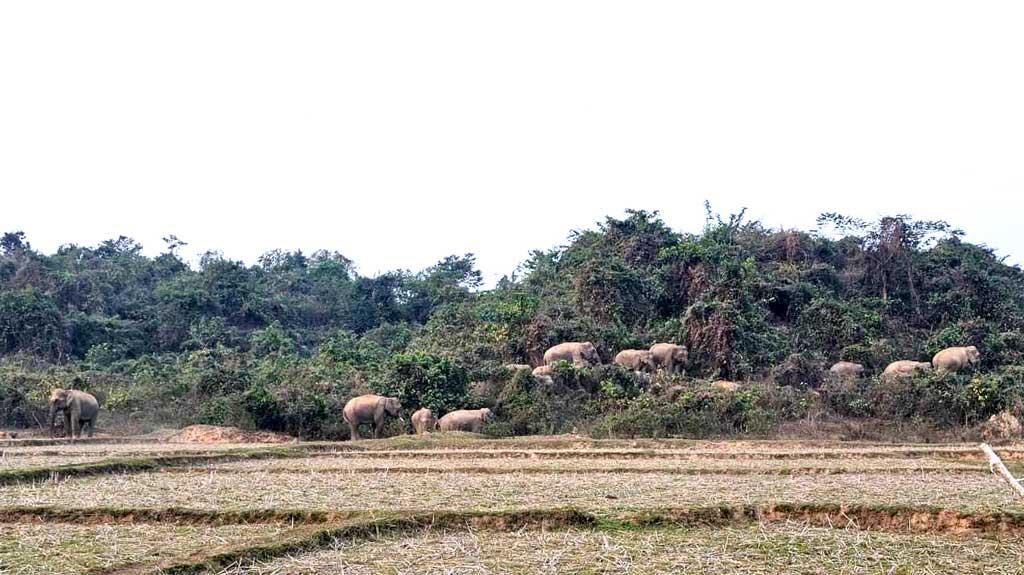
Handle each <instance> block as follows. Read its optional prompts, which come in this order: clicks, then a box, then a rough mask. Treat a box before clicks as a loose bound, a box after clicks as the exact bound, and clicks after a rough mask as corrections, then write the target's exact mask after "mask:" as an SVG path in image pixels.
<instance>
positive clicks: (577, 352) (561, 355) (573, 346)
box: [544, 341, 601, 366]
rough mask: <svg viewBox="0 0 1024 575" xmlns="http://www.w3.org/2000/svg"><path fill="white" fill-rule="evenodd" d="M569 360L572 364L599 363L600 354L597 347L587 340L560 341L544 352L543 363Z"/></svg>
mask: <svg viewBox="0 0 1024 575" xmlns="http://www.w3.org/2000/svg"><path fill="white" fill-rule="evenodd" d="M560 360H561V361H571V362H572V363H573V365H578V366H590V365H600V364H601V356H600V355H598V354H597V348H596V347H594V344H592V343H590V342H589V341H584V342H578V341H567V342H565V343H560V344H558V345H556V346H554V347H552V348H551V349H549V350H547V351H545V352H544V363H545V364H546V365H551V364H552V363H554V362H556V361H560Z"/></svg>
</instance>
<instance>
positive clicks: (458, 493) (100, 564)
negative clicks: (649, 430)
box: [0, 434, 1024, 575]
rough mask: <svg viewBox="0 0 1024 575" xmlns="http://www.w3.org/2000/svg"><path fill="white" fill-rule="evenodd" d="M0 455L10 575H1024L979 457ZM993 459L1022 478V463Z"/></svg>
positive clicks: (290, 448)
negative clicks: (327, 574) (325, 574)
mask: <svg viewBox="0 0 1024 575" xmlns="http://www.w3.org/2000/svg"><path fill="white" fill-rule="evenodd" d="M0 451H2V452H3V453H4V455H3V457H0V573H5V574H6V573H18V574H35V573H94V574H100V573H104V574H109V575H137V574H141V573H211V574H213V573H224V574H227V573H232V574H240V573H252V574H271V573H273V574H284V573H289V574H291V573H295V574H299V573H322V572H331V573H409V572H416V573H424V572H426V573H556V572H557V573H676V572H689V573H738V574H748V573H749V574H755V573H756V574H761V573H772V574H774V573H778V572H786V573H851V574H852V573H884V574H890V573H892V574H896V573H1021V572H1024V544H1022V543H1021V541H1024V539H1022V536H1024V505H1022V504H1021V503H1020V501H1019V500H1017V499H1015V498H1014V496H1013V494H1012V491H1011V490H1010V489H1009V488H1008V487H1007V486H1006V485H1005V484H1004V483H1001V482H999V481H998V480H997V479H995V478H994V477H993V476H992V475H991V474H990V472H989V469H988V464H987V462H986V460H985V459H984V456H983V455H982V453H981V451H980V450H979V449H978V448H977V447H976V446H968V445H937V446H936V445H870V444H860V443H858V444H838V443H835V442H753V441H748V442H695V441H687V440H637V441H632V440H603V441H594V440H586V439H582V438H578V437H554V438H517V439H510V440H484V439H480V438H479V437H477V436H470V435H466V434H453V435H445V434H436V435H433V436H430V437H429V438H414V437H400V438H392V439H389V440H383V441H377V442H374V441H361V442H353V443H297V444H287V445H283V446H282V445H253V444H240V445H231V444H160V443H154V442H146V443H139V444H131V443H105V444H90V443H88V442H80V443H76V444H74V445H67V444H60V445H14V446H9V447H5V448H3V449H2V450H0ZM999 452H1000V454H1001V455H1003V456H1004V457H1005V458H1006V459H1007V461H1008V463H1009V464H1010V466H1011V468H1014V469H1015V470H1019V463H1018V462H1017V459H1018V458H1020V457H1021V456H1022V455H1024V452H1022V451H1021V450H1020V448H1019V446H1010V447H1002V448H1000V449H999ZM55 542H62V543H61V546H58V548H59V549H64V550H65V551H66V552H63V553H59V552H57V551H56V550H55V549H54V547H55Z"/></svg>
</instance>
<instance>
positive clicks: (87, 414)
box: [50, 388, 100, 440]
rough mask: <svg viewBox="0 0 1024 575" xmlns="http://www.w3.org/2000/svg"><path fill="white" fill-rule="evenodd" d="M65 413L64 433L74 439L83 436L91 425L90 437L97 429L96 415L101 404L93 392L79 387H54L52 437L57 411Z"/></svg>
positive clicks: (51, 406) (51, 405) (51, 422)
mask: <svg viewBox="0 0 1024 575" xmlns="http://www.w3.org/2000/svg"><path fill="white" fill-rule="evenodd" d="M58 411H61V412H63V413H64V433H65V434H66V435H67V436H68V437H70V438H71V439H72V440H74V439H75V437H82V431H83V430H84V429H85V426H86V425H88V426H89V437H92V434H93V432H94V431H95V430H96V415H97V414H98V413H99V411H100V404H99V402H98V401H96V398H95V397H93V395H92V394H90V393H86V392H84V391H78V390H77V389H59V388H58V389H54V390H53V391H52V392H51V393H50V437H53V435H54V424H56V423H57V412H58Z"/></svg>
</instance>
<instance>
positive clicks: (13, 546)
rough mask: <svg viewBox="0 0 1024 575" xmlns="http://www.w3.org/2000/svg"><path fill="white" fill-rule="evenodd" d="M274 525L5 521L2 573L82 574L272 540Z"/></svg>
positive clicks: (0, 537) (0, 528)
mask: <svg viewBox="0 0 1024 575" xmlns="http://www.w3.org/2000/svg"><path fill="white" fill-rule="evenodd" d="M285 529H286V528H285V527H282V526H273V525H222V526H205V525H198V526H194V525H146V524H133V525H103V524H98V525H71V524H64V523H56V524H40V523H9V524H0V573H9V574H11V575H36V574H39V575H44V574H47V575H58V574H65V573H66V574H68V575H78V574H81V573H84V572H103V571H105V570H109V569H114V568H118V567H124V566H127V565H131V564H135V563H139V562H149V561H154V560H161V559H173V558H175V557H183V556H188V555H191V554H194V553H196V552H198V551H201V550H203V549H206V548H209V547H229V546H237V545H239V544H246V543H251V542H253V541H257V540H260V539H272V538H273V537H274V536H276V535H277V534H279V533H281V532H282V531H285Z"/></svg>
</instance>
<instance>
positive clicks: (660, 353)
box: [505, 341, 688, 377]
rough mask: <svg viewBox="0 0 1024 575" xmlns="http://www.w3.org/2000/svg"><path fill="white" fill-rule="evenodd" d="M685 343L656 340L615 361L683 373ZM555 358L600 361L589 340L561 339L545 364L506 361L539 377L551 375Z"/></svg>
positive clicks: (577, 363)
mask: <svg viewBox="0 0 1024 575" xmlns="http://www.w3.org/2000/svg"><path fill="white" fill-rule="evenodd" d="M687 358H688V354H687V351H686V347H684V346H681V345H676V344H674V343H656V344H654V345H652V346H651V347H650V349H624V350H622V351H620V352H619V353H618V354H616V355H615V360H614V363H615V364H617V365H621V366H623V367H625V368H627V369H631V370H633V371H640V372H644V373H654V372H656V371H659V370H664V371H667V372H669V373H682V372H683V370H684V369H685V368H686V360H687ZM556 361H567V362H569V363H571V364H573V365H575V366H578V367H587V366H591V365H600V363H601V356H600V355H598V353H597V348H596V347H594V344H592V343H590V342H589V341H583V342H578V341H569V342H565V343H560V344H558V345H556V346H554V347H552V348H551V349H549V350H547V351H546V352H544V364H543V365H540V366H537V367H531V366H529V365H526V364H520V363H513V364H509V365H506V366H505V368H506V369H510V370H513V371H515V370H530V371H531V372H532V373H533V375H535V376H537V377H550V376H551V374H552V373H554V363H555V362H556Z"/></svg>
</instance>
